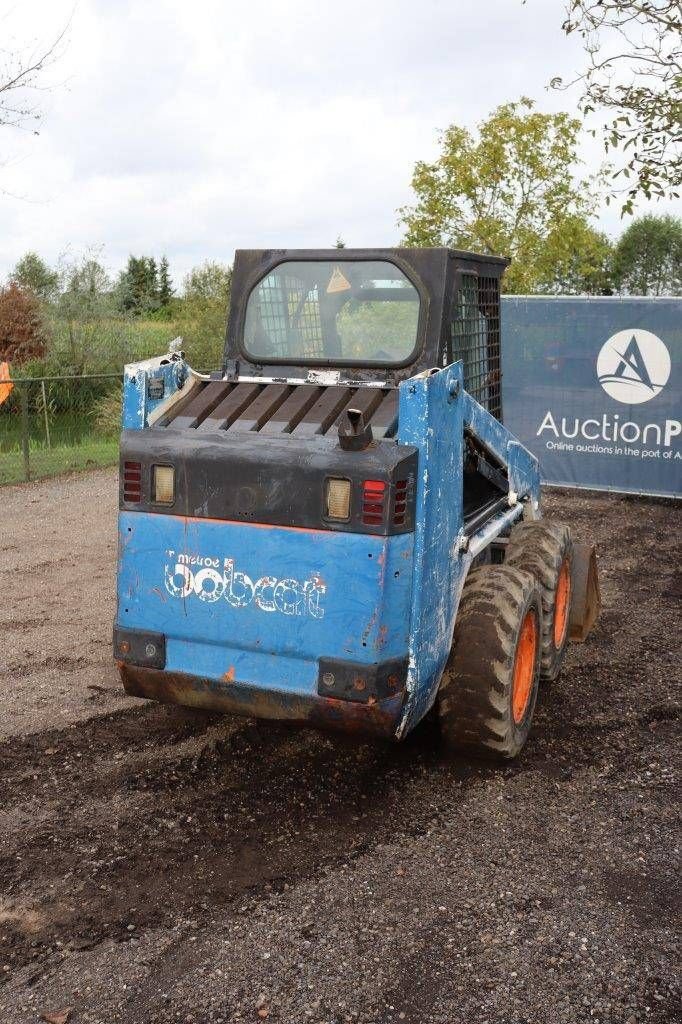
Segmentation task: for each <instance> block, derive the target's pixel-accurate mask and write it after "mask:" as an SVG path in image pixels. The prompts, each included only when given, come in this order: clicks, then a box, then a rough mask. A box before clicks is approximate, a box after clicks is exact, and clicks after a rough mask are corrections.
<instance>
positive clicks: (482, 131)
mask: <svg viewBox="0 0 682 1024" xmlns="http://www.w3.org/2000/svg"><path fill="white" fill-rule="evenodd" d="M579 131H580V122H579V121H578V120H576V119H575V118H571V117H569V116H568V114H542V113H539V112H538V111H536V110H535V109H534V104H533V102H532V100H529V99H526V98H525V97H524V98H522V99H521V100H519V101H518V102H516V103H505V104H503V105H502V106H500V107H498V108H497V109H496V110H494V111H493V113H492V114H491V115H490V116H489V117H488V118H487V120H485V121H483V122H482V123H481V124H480V125H479V127H478V139H475V138H474V137H473V136H472V134H471V133H470V132H469V131H468V130H467V129H466V128H461V127H460V126H458V125H455V124H453V125H450V127H449V128H448V129H446V131H445V132H444V133H443V134H442V137H441V149H440V154H439V156H438V157H437V158H436V160H435V161H434V162H433V163H425V162H423V161H420V162H419V163H417V164H416V166H415V169H414V174H413V177H412V188H413V190H414V192H415V194H416V199H417V201H416V204H415V205H414V206H413V207H403V209H401V210H400V211H399V214H400V218H401V221H402V223H403V224H404V225H405V227H406V229H407V231H406V236H405V240H404V241H405V244H406V245H418V246H419V245H451V246H454V247H457V248H462V249H473V250H475V251H477V252H484V253H496V254H502V255H507V256H511V257H512V260H513V262H512V265H511V267H510V268H509V270H508V271H507V273H506V274H505V277H504V279H503V280H504V283H505V288H506V290H507V291H511V292H531V291H534V290H535V288H536V287H537V286H538V285H539V284H540V283H541V282H542V281H543V280H544V281H546V280H547V279H548V277H549V278H551V276H552V272H551V268H549V267H548V265H547V252H546V251H545V248H546V245H547V242H548V240H550V239H554V240H556V239H558V238H560V237H561V238H562V240H563V242H562V244H563V245H564V246H565V248H566V249H567V250H569V251H570V248H571V246H576V245H579V244H580V242H581V240H584V239H585V237H586V228H587V227H588V226H589V225H588V220H587V218H588V213H589V210H590V207H591V205H593V203H594V191H595V189H594V184H593V183H592V182H590V181H587V180H582V181H581V180H575V179H574V177H573V175H574V172H575V170H576V166H577V156H576V146H577V140H578V133H579Z"/></svg>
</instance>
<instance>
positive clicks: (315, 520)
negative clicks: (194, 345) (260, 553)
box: [120, 382, 417, 536]
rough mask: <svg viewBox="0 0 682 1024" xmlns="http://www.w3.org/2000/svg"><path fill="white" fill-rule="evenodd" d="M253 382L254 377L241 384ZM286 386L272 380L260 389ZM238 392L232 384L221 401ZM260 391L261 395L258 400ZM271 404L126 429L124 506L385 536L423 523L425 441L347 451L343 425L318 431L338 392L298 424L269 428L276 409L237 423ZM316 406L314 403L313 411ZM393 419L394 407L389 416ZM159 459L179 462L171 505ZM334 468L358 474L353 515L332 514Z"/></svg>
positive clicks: (344, 476)
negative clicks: (418, 497) (418, 509)
mask: <svg viewBox="0 0 682 1024" xmlns="http://www.w3.org/2000/svg"><path fill="white" fill-rule="evenodd" d="M216 383H218V382H216ZM222 386H223V385H222V383H218V388H214V386H213V383H211V384H209V385H207V387H206V388H205V389H204V391H203V392H202V393H201V394H200V395H199V396H197V397H198V398H202V396H203V395H204V394H205V393H206V392H207V391H208V390H209V389H211V394H212V395H215V394H218V389H219V388H221V387H222ZM247 386H249V387H250V385H237V387H247ZM278 386H279V385H265V386H263V388H262V390H261V391H260V395H265V393H266V392H267V390H268V389H269V388H271V387H273V388H274V387H278ZM234 393H235V392H234V391H233V392H231V394H234ZM273 393H274V392H271V394H273ZM292 394H293V392H292ZM289 397H291V396H289ZM229 398H230V395H229V394H228V395H226V396H225V399H221V402H223V401H229ZM255 401H257V397H256V398H254V399H252V403H251V404H253V403H254V402H255ZM385 402H386V398H384V399H382V401H381V405H380V406H379V408H380V409H381V406H383V405H384V403H385ZM210 404H211V403H210V402H209V403H205V402H204V403H202V404H201V408H202V409H204V410H205V409H206V408H207V407H208V405H210ZM267 405H268V402H267V401H263V402H261V403H260V404H259V406H258V410H260V412H259V413H258V415H251V416H248V415H247V409H244V410H243V412H242V413H241V414H240V417H239V420H235V421H234V424H233V426H232V427H231V428H229V429H225V430H222V429H220V428H219V427H218V426H217V425H216V424H215V423H214V424H213V429H212V430H209V429H204V428H205V427H206V424H207V423H208V418H206V419H204V420H202V421H201V422H200V423H199V424H198V426H196V427H192V428H189V429H184V430H182V431H179V430H173V429H172V426H173V421H172V422H171V425H170V427H151V428H150V429H148V430H126V431H124V432H123V435H122V438H121V474H120V479H121V483H120V506H121V508H123V509H126V510H130V511H137V512H152V513H161V514H164V515H180V516H190V517H195V518H201V519H220V520H230V521H233V522H245V523H254V524H256V523H258V524H264V525H272V526H289V527H299V528H307V529H318V530H336V531H341V532H348V533H371V534H378V535H381V536H386V535H389V534H397V533H409V532H411V531H412V530H414V505H415V489H416V471H417V450H416V448H414V447H412V446H410V445H398V444H395V443H377V442H374V443H372V444H371V445H370V446H369V447H368V448H366V449H365V450H364V451H344V450H343V449H342V448H341V447H340V446H339V444H338V441H337V438H336V435H335V433H332V434H331V436H329V437H324V436H323V437H319V436H317V437H314V438H313V437H312V436H311V433H310V431H313V428H314V426H315V423H317V424H318V428H319V426H320V423H327V427H326V428H325V429H326V430H327V431H330V430H331V419H332V416H337V415H338V405H339V403H338V402H337V401H336V400H335V399H334V398H333V396H332V397H330V396H329V395H328V394H327V395H326V396H325V402H324V404H323V405H322V406H321V407H320V409H319V410H318V412H317V413H315V416H314V418H311V419H310V420H309V421H308V420H307V418H306V417H305V416H304V417H300V416H299V419H298V425H297V426H295V427H294V429H293V431H290V433H289V434H287V433H285V432H282V431H279V432H276V433H274V432H273V433H268V432H267V430H265V429H264V427H265V426H266V425H267V424H268V423H271V424H273V426H274V424H276V423H278V422H280V421H277V420H274V419H268V420H266V421H265V423H264V424H263V425H262V426H261V428H260V429H259V428H257V427H256V426H251V427H248V426H247V427H245V428H244V426H243V428H242V429H241V430H237V429H235V428H234V425H235V424H236V422H240V423H241V424H242V425H245V424H255V423H257V421H258V420H259V419H260V418H261V414H262V415H265V412H264V409H265V408H266V407H267ZM314 407H315V406H314V405H313V406H311V407H310V412H312V409H313V408H314ZM197 408H199V404H197ZM217 408H218V407H217V406H216V410H215V411H217ZM193 411H194V402H192V410H189V407H188V408H187V409H185V410H184V412H183V413H181V414H179V415H178V417H177V419H178V420H180V419H182V420H183V421H186V420H188V419H189V420H192V421H194V420H196V419H197V416H196V415H194V414H193ZM297 415H298V414H297ZM389 419H390V416H389V415H388V413H387V414H386V416H385V417H384V422H388V421H389ZM245 430H246V432H245ZM318 433H319V429H318ZM155 465H160V466H172V467H173V468H174V470H175V493H174V500H173V502H172V504H170V505H169V504H161V503H155V502H153V501H152V475H153V471H154V470H153V467H154V466H155ZM131 467H133V469H131ZM131 473H132V474H133V475H134V477H135V479H134V488H133V490H132V491H131V490H130V485H129V484H127V483H126V481H127V480H128V479H129V478H130V477H131ZM330 478H332V479H341V480H347V481H350V483H351V501H350V515H349V517H348V519H347V520H345V521H334V520H331V519H330V518H328V517H327V516H326V505H325V489H326V484H327V481H328V480H329V479H330ZM126 487H128V490H126ZM131 499H132V500H131Z"/></svg>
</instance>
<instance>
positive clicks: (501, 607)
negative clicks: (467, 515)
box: [438, 565, 542, 759]
mask: <svg viewBox="0 0 682 1024" xmlns="http://www.w3.org/2000/svg"><path fill="white" fill-rule="evenodd" d="M541 624H542V605H541V597H540V591H539V589H538V585H537V583H536V582H535V579H534V578H533V576H531V575H530V574H529V573H527V572H523V571H521V570H520V569H515V568H511V567H509V566H506V565H484V566H481V567H480V568H478V569H472V570H471V571H470V573H469V575H468V577H467V580H466V583H465V585H464V590H463V592H462V599H461V601H460V605H459V610H458V612H457V621H456V623H455V632H454V638H453V644H452V651H451V653H450V657H449V659H448V663H447V665H446V667H445V671H444V673H443V678H442V680H441V685H440V690H439V693H438V715H439V719H440V725H441V735H442V737H443V739H444V741H445V742H446V743H447V745H448V746H450V747H453V748H456V749H465V750H467V751H469V752H471V753H473V754H476V755H477V756H480V757H488V758H495V759H508V758H512V757H516V755H517V754H518V753H519V751H520V750H521V748H522V747H523V745H524V743H525V742H526V739H527V738H528V733H529V732H530V727H531V722H532V719H533V710H534V708H535V700H536V697H537V690H538V680H539V673H540V646H541Z"/></svg>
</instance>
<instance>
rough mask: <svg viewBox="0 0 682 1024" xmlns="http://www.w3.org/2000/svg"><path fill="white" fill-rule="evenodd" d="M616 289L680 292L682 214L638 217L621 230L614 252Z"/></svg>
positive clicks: (621, 290)
mask: <svg viewBox="0 0 682 1024" xmlns="http://www.w3.org/2000/svg"><path fill="white" fill-rule="evenodd" d="M614 276H615V281H616V285H617V287H618V290H619V291H620V292H625V293H627V294H629V295H680V294H682V218H680V217H672V216H669V215H666V216H662V217H655V216H653V215H648V216H645V217H639V218H638V219H637V220H635V221H633V223H632V224H631V225H630V226H629V227H628V228H627V229H626V230H625V231H624V232H623V234H622V235H621V237H620V239H619V241H618V244H617V246H616V250H615V255H614Z"/></svg>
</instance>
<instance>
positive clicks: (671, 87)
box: [551, 0, 682, 213]
mask: <svg viewBox="0 0 682 1024" xmlns="http://www.w3.org/2000/svg"><path fill="white" fill-rule="evenodd" d="M565 9H566V17H565V20H564V22H563V25H562V28H563V30H564V32H565V33H566V35H571V34H572V33H578V35H579V36H580V37H581V38H582V41H583V47H584V50H585V55H586V58H587V63H586V67H585V68H584V70H583V71H581V72H580V73H579V74H578V75H577V76H576V77H575V78H574V79H573V80H572V81H571V82H568V83H564V82H563V80H562V79H561V78H554V79H553V80H552V83H551V84H552V86H554V88H557V89H566V88H569V87H570V86H573V85H576V84H579V85H580V86H581V87H582V96H581V98H580V109H581V110H582V112H583V113H584V114H591V113H593V112H596V111H603V112H604V113H606V114H607V115H608V118H609V120H607V121H606V122H605V123H604V124H603V132H604V146H605V149H606V151H607V152H611V151H612V150H620V151H621V152H622V155H623V161H622V166H620V167H619V168H617V169H616V171H615V173H614V178H615V179H620V180H621V182H622V185H623V187H622V188H620V189H617V188H614V189H613V190H612V192H611V195H612V196H615V195H618V194H620V195H624V201H623V206H622V210H623V213H631V212H632V209H633V204H634V202H635V200H636V199H637V198H638V197H640V196H645V197H646V198H647V199H651V198H652V196H653V197H659V198H660V197H662V196H665V195H671V196H674V197H675V198H677V197H678V196H679V188H680V185H682V154H681V145H680V143H681V141H682V133H681V132H680V124H682V70H681V68H680V32H682V9H681V7H680V2H679V0H565ZM593 134H596V131H595V132H593ZM623 179H629V180H630V184H629V185H628V184H626V183H625V181H624V180H623ZM619 184H620V182H619ZM607 201H608V199H607Z"/></svg>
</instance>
